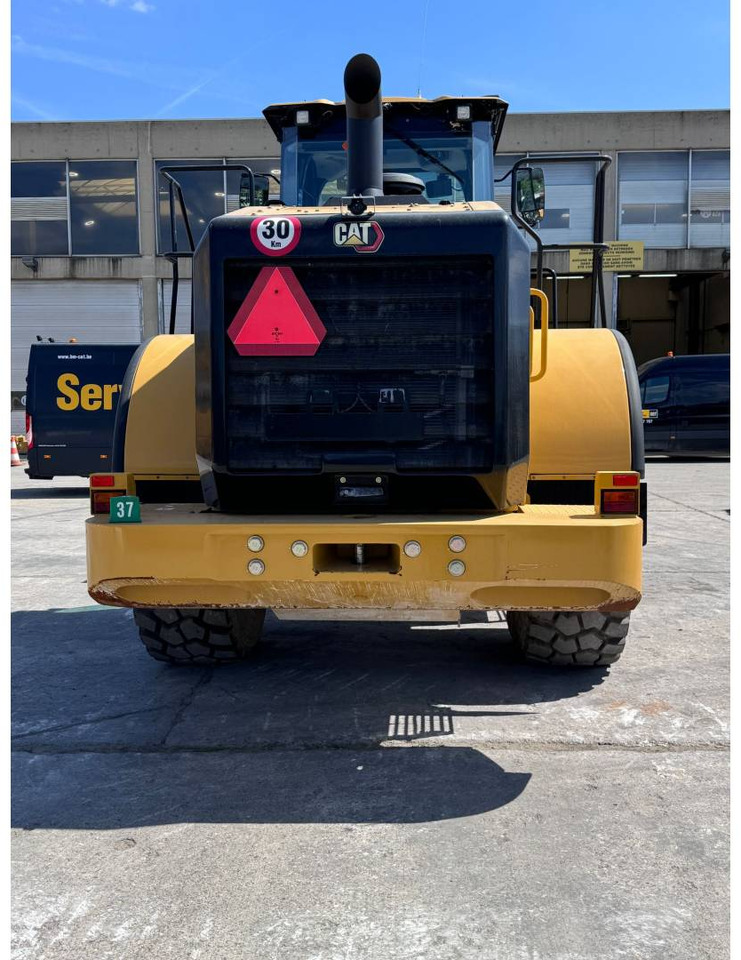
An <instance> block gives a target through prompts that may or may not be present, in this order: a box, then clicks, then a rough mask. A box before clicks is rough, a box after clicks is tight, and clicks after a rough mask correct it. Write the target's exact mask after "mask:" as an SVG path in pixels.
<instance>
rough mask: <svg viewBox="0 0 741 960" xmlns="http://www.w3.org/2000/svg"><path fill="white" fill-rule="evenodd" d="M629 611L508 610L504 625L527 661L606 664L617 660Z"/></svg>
mask: <svg viewBox="0 0 741 960" xmlns="http://www.w3.org/2000/svg"><path fill="white" fill-rule="evenodd" d="M629 625H630V613H600V612H599V611H598V610H589V611H587V612H584V613H566V612H561V611H551V610H530V611H522V610H510V611H508V613H507V626H508V627H509V632H510V634H511V635H512V639H513V640H514V641H515V643H516V644H517V646H518V647H519V648H520V650H521V651H522V652H523V653H524V655H525V656H526V657H527V658H528V660H537V661H539V662H540V663H548V664H551V665H553V666H559V667H561V666H563V667H606V666H609V664H611V663H616V662H617V661H618V660H619V659H620V655H621V654H622V652H623V650H624V648H625V639H626V636H627V634H628V627H629Z"/></svg>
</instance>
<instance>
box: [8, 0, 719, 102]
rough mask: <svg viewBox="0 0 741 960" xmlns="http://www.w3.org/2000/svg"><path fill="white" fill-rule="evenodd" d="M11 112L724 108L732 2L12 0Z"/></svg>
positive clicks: (570, 0)
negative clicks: (358, 88) (448, 104)
mask: <svg viewBox="0 0 741 960" xmlns="http://www.w3.org/2000/svg"><path fill="white" fill-rule="evenodd" d="M11 16H12V28H11V31H12V39H11V51H12V117H13V119H14V120H97V119H101V120H103V119H122V118H137V119H138V118H165V117H170V118H189V117H242V116H257V115H258V114H259V113H260V110H261V109H262V107H264V106H265V105H266V104H268V103H273V102H280V101H291V100H300V99H306V100H311V99H315V98H318V97H326V98H328V99H330V100H335V99H341V98H342V71H343V68H344V64H345V62H346V61H347V59H349V57H350V56H352V54H354V53H357V52H359V51H364V52H368V53H371V54H373V55H374V56H375V57H376V58H377V59H378V61H379V62H380V64H381V68H382V71H383V76H384V85H383V89H384V92H385V93H386V94H387V95H397V96H410V95H411V96H414V95H416V93H417V90H418V87H419V86H420V83H421V89H422V94H423V96H428V97H433V96H439V95H441V94H452V95H474V94H490V93H497V94H499V95H500V96H502V97H504V98H505V99H506V100H508V101H509V102H510V109H511V110H512V111H515V112H526V111H540V110H543V111H557V110H650V109H667V110H669V109H671V110H676V109H698V108H708V107H727V106H728V103H729V26H728V20H729V4H728V3H727V2H725V0H640V2H636V0H621V2H619V3H604V2H600V0H592V2H590V0H547V2H546V0H519V2H516V0H509V2H507V3H504V2H500V0H458V2H457V3H453V2H451V0H377V2H375V3H372V2H371V0H347V2H343V3H339V2H326V0H283V2H282V3H265V2H259V3H257V2H254V0H210V2H208V0H13V4H12V13H11Z"/></svg>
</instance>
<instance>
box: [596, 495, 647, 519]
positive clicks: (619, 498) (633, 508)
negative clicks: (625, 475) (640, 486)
mask: <svg viewBox="0 0 741 960" xmlns="http://www.w3.org/2000/svg"><path fill="white" fill-rule="evenodd" d="M638 508H639V503H638V490H603V491H602V495H601V498H600V513H602V514H607V515H615V514H623V516H635V515H636V514H637V513H638Z"/></svg>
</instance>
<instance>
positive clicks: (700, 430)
mask: <svg viewBox="0 0 741 960" xmlns="http://www.w3.org/2000/svg"><path fill="white" fill-rule="evenodd" d="M730 360H731V358H730V355H729V354H727V353H724V354H702V355H699V356H689V357H659V358H658V359H656V360H649V361H647V362H646V363H644V364H642V365H641V366H640V367H639V368H638V380H639V383H640V385H641V401H642V406H643V427H644V430H643V433H644V437H645V442H646V453H649V454H650V453H664V454H668V455H669V456H672V455H674V456H698V457H727V456H729V455H730V447H731V409H730V394H731V364H730Z"/></svg>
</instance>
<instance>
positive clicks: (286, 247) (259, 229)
mask: <svg viewBox="0 0 741 960" xmlns="http://www.w3.org/2000/svg"><path fill="white" fill-rule="evenodd" d="M250 235H251V237H252V242H253V243H254V245H255V246H256V247H257V249H258V250H259V251H260V253H267V255H268V256H269V257H283V256H285V255H286V254H287V253H290V252H291V250H293V248H294V247H295V246H296V244H297V243H298V241H299V239H300V237H301V221H300V220H299V219H298V218H297V217H259V218H258V219H257V220H253V221H252V226H251V227H250Z"/></svg>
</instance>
